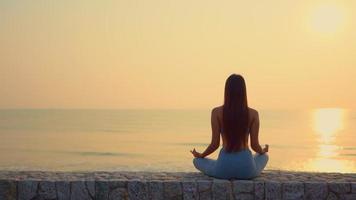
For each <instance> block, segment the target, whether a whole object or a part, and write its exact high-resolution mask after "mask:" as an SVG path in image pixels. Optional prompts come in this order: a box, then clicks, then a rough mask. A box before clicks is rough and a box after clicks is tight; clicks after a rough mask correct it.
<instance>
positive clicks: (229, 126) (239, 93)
mask: <svg viewBox="0 0 356 200" xmlns="http://www.w3.org/2000/svg"><path fill="white" fill-rule="evenodd" d="M248 113H249V112H248V103H247V93H246V84H245V80H244V78H243V77H242V76H241V75H237V74H232V75H230V76H229V77H228V78H227V80H226V83H225V98H224V106H223V131H224V133H223V134H224V136H225V137H226V139H227V141H226V142H227V146H226V150H227V151H232V150H234V149H238V148H239V147H241V145H242V144H244V142H245V141H246V139H247V136H248V119H249V116H248Z"/></svg>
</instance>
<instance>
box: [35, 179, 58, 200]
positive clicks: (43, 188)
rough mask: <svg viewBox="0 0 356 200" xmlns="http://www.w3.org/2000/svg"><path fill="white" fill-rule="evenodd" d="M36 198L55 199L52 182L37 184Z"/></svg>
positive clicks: (54, 189)
mask: <svg viewBox="0 0 356 200" xmlns="http://www.w3.org/2000/svg"><path fill="white" fill-rule="evenodd" d="M38 198H41V199H57V192H56V184H55V182H53V181H41V182H39V188H38Z"/></svg>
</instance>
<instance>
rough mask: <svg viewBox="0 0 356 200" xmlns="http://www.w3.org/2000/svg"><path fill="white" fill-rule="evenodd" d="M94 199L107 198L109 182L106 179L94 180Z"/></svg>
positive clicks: (106, 199) (103, 199)
mask: <svg viewBox="0 0 356 200" xmlns="http://www.w3.org/2000/svg"><path fill="white" fill-rule="evenodd" d="M95 199H96V200H108V199H109V183H108V181H95Z"/></svg>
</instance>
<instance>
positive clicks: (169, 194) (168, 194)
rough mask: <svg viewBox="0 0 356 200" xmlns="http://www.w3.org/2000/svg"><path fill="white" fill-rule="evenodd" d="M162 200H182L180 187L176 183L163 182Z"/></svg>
mask: <svg viewBox="0 0 356 200" xmlns="http://www.w3.org/2000/svg"><path fill="white" fill-rule="evenodd" d="M163 188H164V199H167V200H168V199H172V200H173V199H183V195H182V187H181V184H180V182H178V181H165V182H163Z"/></svg>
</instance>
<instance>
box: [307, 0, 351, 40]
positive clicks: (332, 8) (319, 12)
mask: <svg viewBox="0 0 356 200" xmlns="http://www.w3.org/2000/svg"><path fill="white" fill-rule="evenodd" d="M310 22H311V23H310V25H311V28H312V29H313V30H315V31H317V32H321V33H329V34H330V33H335V32H337V31H339V30H340V29H341V28H342V25H343V23H344V22H345V11H344V10H343V9H342V8H341V7H340V6H338V5H333V4H325V5H319V6H317V7H315V8H314V9H313V11H312V13H311V21H310Z"/></svg>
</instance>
